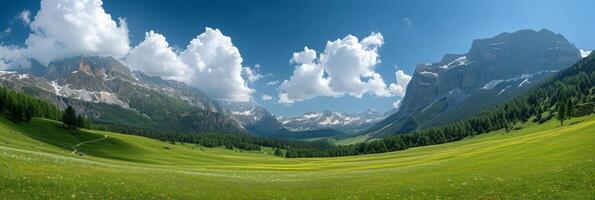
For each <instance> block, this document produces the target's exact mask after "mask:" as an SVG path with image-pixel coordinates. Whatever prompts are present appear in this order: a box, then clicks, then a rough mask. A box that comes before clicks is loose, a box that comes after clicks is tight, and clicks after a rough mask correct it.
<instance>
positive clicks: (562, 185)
mask: <svg viewBox="0 0 595 200" xmlns="http://www.w3.org/2000/svg"><path fill="white" fill-rule="evenodd" d="M106 136H107V137H106ZM86 141H94V142H89V143H83V144H81V145H78V144H80V143H82V142H86ZM76 145H78V147H76V148H77V149H78V151H77V152H75V153H73V151H74V150H73V148H72V147H73V146H76ZM271 152H272V151H271V149H264V150H263V151H261V152H246V151H234V150H227V149H224V148H203V147H200V146H196V145H193V144H179V143H178V144H170V143H165V142H160V141H157V140H152V139H148V138H143V137H138V136H131V135H124V134H118V133H111V132H102V131H92V130H80V131H69V130H66V129H63V128H62V127H61V124H60V123H58V122H54V121H50V120H45V119H37V118H34V119H33V120H32V121H31V122H30V123H20V124H15V123H13V122H11V121H9V120H6V119H5V118H0V199H124V198H126V199H594V198H595V162H594V161H593V160H594V159H595V115H590V116H586V117H581V118H574V119H571V120H569V121H567V122H566V124H565V126H562V127H560V125H559V122H557V121H554V120H550V121H549V122H546V123H544V124H539V125H537V124H534V123H526V124H517V128H516V129H515V130H513V131H511V132H504V131H496V132H492V133H488V134H483V135H479V136H475V137H473V138H466V139H464V140H462V141H458V142H453V143H448V144H442V145H434V146H426V147H420V148H412V149H408V150H405V151H398V152H390V153H383V154H371V155H362V156H350V157H335V158H300V159H287V158H281V157H276V156H273V155H272V154H271Z"/></svg>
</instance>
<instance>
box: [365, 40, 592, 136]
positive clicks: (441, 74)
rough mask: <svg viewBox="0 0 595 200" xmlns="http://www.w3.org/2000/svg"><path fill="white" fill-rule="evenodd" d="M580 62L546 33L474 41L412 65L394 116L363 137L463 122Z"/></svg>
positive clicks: (570, 47) (569, 46)
mask: <svg viewBox="0 0 595 200" xmlns="http://www.w3.org/2000/svg"><path fill="white" fill-rule="evenodd" d="M580 58H581V55H580V51H579V49H577V48H576V47H575V46H574V44H572V43H570V42H569V41H568V40H566V39H565V38H564V37H563V36H562V35H560V34H555V33H553V32H551V31H548V30H541V31H533V30H520V31H517V32H514V33H502V34H499V35H497V36H495V37H492V38H487V39H479V40H474V41H473V43H472V45H471V48H470V50H469V52H468V53H465V54H446V55H444V57H443V59H442V60H441V61H439V62H435V63H428V64H420V65H418V66H417V67H416V69H415V72H414V74H413V78H412V79H411V82H410V83H409V85H408V86H407V93H406V95H405V97H404V98H403V101H402V103H401V107H400V109H399V111H398V112H397V113H396V114H394V115H392V116H390V117H388V118H387V119H385V120H383V121H381V122H379V123H377V124H376V125H375V126H373V127H372V128H371V129H369V130H368V131H367V132H366V133H368V134H371V135H372V136H374V137H382V136H386V135H392V134H398V133H404V132H408V131H411V130H415V129H419V128H425V127H430V126H435V125H439V124H443V123H446V122H449V121H453V120H458V119H461V118H464V117H466V116H469V115H470V114H473V113H476V112H479V111H480V110H481V109H483V108H486V107H489V106H491V105H494V104H496V103H499V102H502V101H505V100H508V99H510V98H513V97H515V96H516V95H518V94H520V93H522V92H523V91H524V90H526V89H528V88H529V87H531V86H533V85H534V84H536V83H538V82H539V81H540V80H542V79H544V78H546V77H548V75H551V74H552V73H555V72H557V71H558V70H561V69H564V68H566V67H569V66H571V65H572V64H574V62H576V61H578V60H579V59H580ZM513 86H514V87H513ZM471 101H473V102H471ZM455 112H460V113H455Z"/></svg>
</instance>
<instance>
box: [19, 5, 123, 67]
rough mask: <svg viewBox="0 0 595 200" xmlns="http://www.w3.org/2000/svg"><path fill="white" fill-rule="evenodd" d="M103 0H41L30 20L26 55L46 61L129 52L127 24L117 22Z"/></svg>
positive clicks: (121, 54) (121, 21)
mask: <svg viewBox="0 0 595 200" xmlns="http://www.w3.org/2000/svg"><path fill="white" fill-rule="evenodd" d="M102 4H103V2H102V1H101V0H83V1H71V0H42V1H41V6H40V10H39V12H37V15H36V16H35V18H34V19H33V21H30V24H29V27H30V28H31V34H30V35H29V37H28V38H27V40H26V41H25V44H26V46H27V47H26V49H27V55H28V56H30V57H31V58H35V59H37V60H39V61H40V62H42V63H44V64H47V63H49V62H50V61H52V60H55V59H60V58H65V57H70V56H75V55H80V54H85V55H102V56H114V57H117V58H120V57H122V56H124V55H126V53H128V50H129V49H130V47H129V40H128V28H127V26H126V22H125V20H124V19H122V18H120V19H119V22H118V23H116V22H115V21H114V20H113V19H112V17H111V15H110V14H108V13H106V12H105V10H104V9H103V7H102Z"/></svg>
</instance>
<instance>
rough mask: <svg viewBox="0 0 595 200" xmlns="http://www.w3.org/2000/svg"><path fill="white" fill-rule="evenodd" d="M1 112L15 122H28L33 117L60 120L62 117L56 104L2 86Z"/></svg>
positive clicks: (0, 97)
mask: <svg viewBox="0 0 595 200" xmlns="http://www.w3.org/2000/svg"><path fill="white" fill-rule="evenodd" d="M0 113H1V114H2V115H3V116H5V117H7V118H8V119H11V120H13V121H15V122H28V121H30V120H31V118H33V117H43V118H47V119H52V120H58V121H59V120H61V117H62V111H60V109H58V108H57V107H56V106H55V105H54V104H52V103H50V102H47V101H44V100H40V99H38V98H35V97H31V96H28V95H26V94H23V93H20V92H15V91H13V90H10V89H7V88H4V87H0Z"/></svg>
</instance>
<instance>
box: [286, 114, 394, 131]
mask: <svg viewBox="0 0 595 200" xmlns="http://www.w3.org/2000/svg"><path fill="white" fill-rule="evenodd" d="M386 116H387V114H386V113H381V112H378V111H374V110H367V111H365V112H362V113H342V112H332V111H324V112H306V113H304V114H303V115H299V116H295V117H279V118H278V120H279V121H280V122H281V124H282V126H283V127H285V128H287V129H289V130H292V131H308V130H318V129H336V130H339V131H342V132H344V133H348V134H353V133H357V132H359V131H362V130H365V129H367V128H369V127H371V126H372V125H374V123H376V122H378V121H380V120H382V119H384V118H385V117H386Z"/></svg>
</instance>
